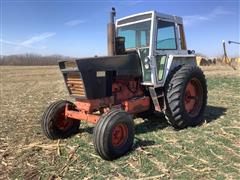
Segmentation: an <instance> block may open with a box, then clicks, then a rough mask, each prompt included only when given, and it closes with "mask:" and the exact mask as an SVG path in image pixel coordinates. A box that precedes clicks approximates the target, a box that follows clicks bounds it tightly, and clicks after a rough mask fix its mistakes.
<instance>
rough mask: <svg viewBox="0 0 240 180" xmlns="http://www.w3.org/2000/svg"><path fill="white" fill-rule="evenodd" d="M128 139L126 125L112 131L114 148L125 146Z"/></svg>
mask: <svg viewBox="0 0 240 180" xmlns="http://www.w3.org/2000/svg"><path fill="white" fill-rule="evenodd" d="M127 137H128V128H127V126H126V125H125V124H123V123H121V124H118V125H116V126H115V127H114V129H113V131H112V145H113V146H114V147H117V146H121V145H122V144H124V143H125V142H126V140H127Z"/></svg>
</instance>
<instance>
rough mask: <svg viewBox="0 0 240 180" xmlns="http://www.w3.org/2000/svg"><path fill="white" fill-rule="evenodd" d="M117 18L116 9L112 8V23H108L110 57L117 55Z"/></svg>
mask: <svg viewBox="0 0 240 180" xmlns="http://www.w3.org/2000/svg"><path fill="white" fill-rule="evenodd" d="M115 16H116V11H115V8H114V7H113V8H112V11H111V12H110V22H109V23H108V26H107V29H108V32H107V33H108V56H113V55H115V34H116V33H115V22H114V17H115Z"/></svg>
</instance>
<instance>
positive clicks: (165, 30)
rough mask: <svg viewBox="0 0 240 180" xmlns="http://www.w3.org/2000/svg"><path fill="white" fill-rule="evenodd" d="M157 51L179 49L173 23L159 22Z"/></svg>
mask: <svg viewBox="0 0 240 180" xmlns="http://www.w3.org/2000/svg"><path fill="white" fill-rule="evenodd" d="M157 49H159V50H174V49H177V43H176V34H175V24H174V23H173V22H166V21H161V20H159V21H158V28H157Z"/></svg>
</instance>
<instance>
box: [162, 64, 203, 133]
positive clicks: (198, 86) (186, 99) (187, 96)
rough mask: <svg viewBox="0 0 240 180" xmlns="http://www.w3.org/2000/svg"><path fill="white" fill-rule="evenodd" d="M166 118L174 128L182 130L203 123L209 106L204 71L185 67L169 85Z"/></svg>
mask: <svg viewBox="0 0 240 180" xmlns="http://www.w3.org/2000/svg"><path fill="white" fill-rule="evenodd" d="M166 94H167V97H166V98H167V99H166V101H167V110H166V113H165V114H166V116H167V119H168V120H169V122H170V123H171V124H172V125H173V127H175V128H177V129H182V128H185V127H187V126H196V125H199V124H200V123H201V122H202V121H203V115H204V111H205V108H206V104H207V84H206V79H205V76H204V74H203V72H202V70H201V69H200V68H199V67H197V66H192V65H184V66H182V67H181V68H180V69H179V70H177V71H176V72H175V74H174V75H173V76H172V78H171V80H170V81H169V83H168V84H167V89H166Z"/></svg>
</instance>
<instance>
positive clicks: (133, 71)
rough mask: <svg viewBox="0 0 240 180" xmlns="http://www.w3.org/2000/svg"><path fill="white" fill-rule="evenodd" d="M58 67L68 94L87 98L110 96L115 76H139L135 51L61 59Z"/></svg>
mask: <svg viewBox="0 0 240 180" xmlns="http://www.w3.org/2000/svg"><path fill="white" fill-rule="evenodd" d="M59 67H60V69H61V71H62V73H63V77H64V80H65V83H66V86H67V88H68V90H69V93H70V95H72V96H75V97H76V96H77V97H79V98H87V99H95V98H103V97H107V96H111V88H112V82H113V81H114V80H115V78H116V77H120V76H126V77H141V65H140V60H139V56H138V54H136V53H132V54H126V55H118V56H106V57H93V58H81V59H77V60H74V61H61V62H59Z"/></svg>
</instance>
